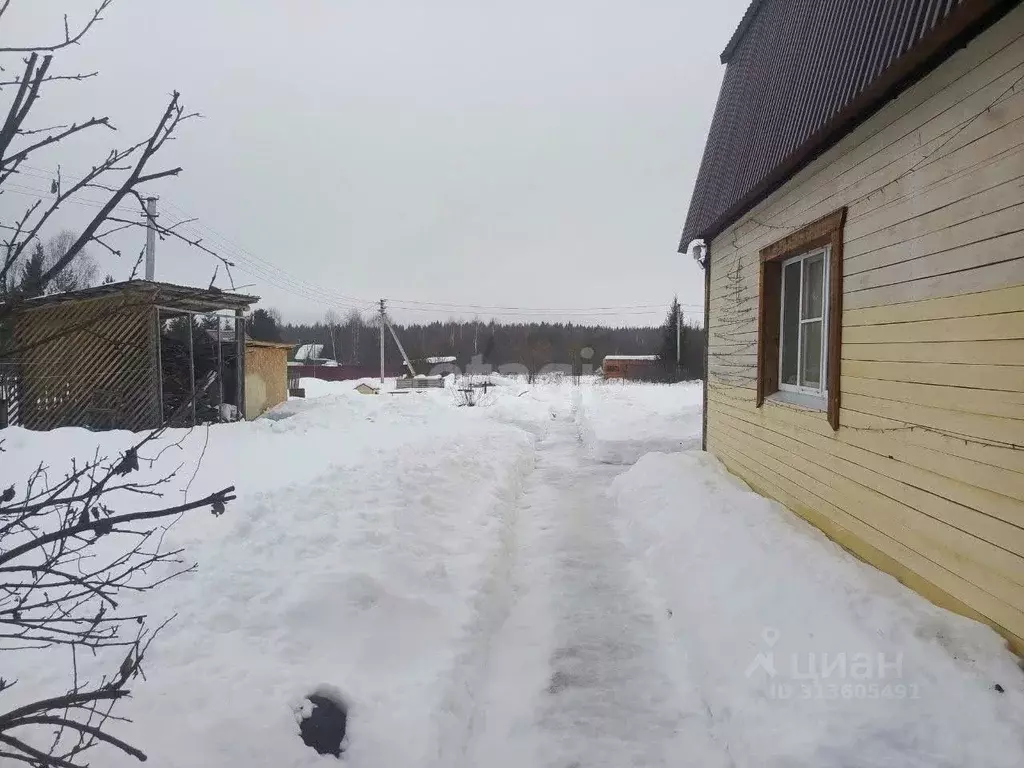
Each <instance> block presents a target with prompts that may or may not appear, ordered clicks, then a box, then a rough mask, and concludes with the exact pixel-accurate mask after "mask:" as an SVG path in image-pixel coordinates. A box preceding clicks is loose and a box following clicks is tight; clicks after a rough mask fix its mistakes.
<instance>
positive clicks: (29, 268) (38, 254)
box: [18, 240, 46, 298]
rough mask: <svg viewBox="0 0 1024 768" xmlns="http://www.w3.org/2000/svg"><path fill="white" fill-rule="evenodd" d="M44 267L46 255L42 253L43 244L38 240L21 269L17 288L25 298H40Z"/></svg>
mask: <svg viewBox="0 0 1024 768" xmlns="http://www.w3.org/2000/svg"><path fill="white" fill-rule="evenodd" d="M45 265H46V254H45V252H44V251H43V244H42V243H40V242H39V241H38V240H37V241H36V244H35V247H34V248H33V249H32V255H31V256H29V257H28V259H27V260H26V261H25V263H24V264H23V265H22V267H21V281H20V282H19V284H18V288H19V290H20V292H21V294H22V296H24V297H25V298H32V297H33V296H41V295H42V293H43V273H44V271H45Z"/></svg>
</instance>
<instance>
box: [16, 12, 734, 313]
mask: <svg viewBox="0 0 1024 768" xmlns="http://www.w3.org/2000/svg"><path fill="white" fill-rule="evenodd" d="M747 2H748V0H715V2H707V1H706V0H699V1H698V0H628V2H627V1H625V0H287V1H286V0H174V2H169V1H167V0H116V2H115V3H114V5H113V6H112V7H111V8H110V9H109V10H108V11H107V13H106V15H105V20H104V22H103V23H102V24H101V25H100V26H98V27H96V28H95V29H94V30H93V32H92V33H91V34H90V35H89V37H87V38H86V40H85V41H84V43H83V45H82V46H81V47H80V48H78V49H75V50H74V51H72V52H69V53H64V54H60V55H59V56H58V58H57V59H56V62H55V64H56V65H57V67H58V68H59V69H61V70H63V71H72V70H74V69H84V70H92V69H98V70H100V77H99V78H96V79H95V80H92V81H89V82H87V83H76V84H54V85H51V86H50V87H49V89H48V90H47V92H46V94H45V101H44V102H41V103H40V108H39V110H38V115H37V123H42V122H44V121H46V120H58V121H61V122H68V121H69V120H72V119H78V120H81V119H84V118H87V117H89V116H92V115H93V114H97V115H109V116H110V117H111V118H112V119H113V120H114V122H115V123H116V125H117V126H118V127H119V129H120V131H119V134H118V135H113V136H112V135H110V134H107V133H104V132H102V131H96V132H94V133H92V134H91V135H90V136H89V137H87V138H82V139H81V140H78V141H76V142H75V143H74V144H73V145H72V144H68V145H67V146H65V147H63V148H62V150H61V151H60V152H59V153H58V154H54V155H51V156H48V157H47V158H45V163H42V164H41V165H37V167H40V168H43V167H45V168H46V169H49V168H51V167H54V166H55V165H56V163H57V162H60V163H61V164H62V168H63V171H64V173H65V174H73V173H74V172H75V171H76V170H78V171H81V170H84V169H87V168H88V167H89V166H91V165H92V164H93V163H94V162H96V160H97V159H98V158H99V157H101V156H102V155H103V154H104V153H105V151H106V150H107V149H109V148H110V146H112V141H115V142H119V143H121V144H125V143H129V141H130V140H132V141H133V140H136V139H137V138H140V137H142V136H143V135H144V134H145V132H146V131H148V130H150V129H151V127H152V125H154V124H155V121H156V119H157V118H158V117H159V114H160V113H161V111H162V110H163V108H164V106H165V104H166V101H167V98H168V96H169V94H170V92H171V91H172V90H174V89H177V90H179V91H181V92H182V95H183V99H184V101H185V103H186V105H187V106H188V107H189V108H191V109H194V110H197V111H199V112H201V113H202V114H203V116H204V117H203V119H202V120H201V121H195V122H192V123H189V124H187V125H185V126H183V127H182V130H181V133H180V138H179V140H178V141H177V142H176V143H175V144H174V145H173V146H168V148H167V150H166V151H165V154H164V156H163V163H162V164H164V165H168V166H174V165H181V166H183V167H184V169H185V170H184V173H183V174H182V175H181V176H180V177H179V178H178V179H176V180H173V181H171V182H170V183H163V184H161V185H159V186H155V187H154V188H153V189H152V191H153V192H155V193H157V194H159V195H160V196H161V209H162V211H163V213H164V216H165V218H164V223H167V222H168V221H172V220H177V218H180V217H181V216H182V212H187V213H188V214H189V215H191V216H197V217H199V219H200V225H201V227H200V228H201V229H202V230H203V231H204V232H205V233H206V234H207V236H208V237H209V238H211V240H210V242H211V244H212V243H213V242H214V241H217V244H218V245H219V247H220V249H221V250H222V251H223V252H224V254H225V255H226V256H228V257H229V258H232V259H234V260H236V261H237V262H238V269H237V271H236V272H235V282H236V283H237V284H239V285H243V284H253V285H252V287H251V288H248V289H247V290H248V291H251V292H254V293H257V294H258V295H260V296H262V297H263V302H262V303H263V305H265V306H273V307H276V308H278V309H280V310H281V312H282V313H283V315H284V316H285V318H286V319H287V318H293V319H303V320H307V319H314V318H316V317H319V316H321V315H323V313H324V312H325V311H326V310H327V309H329V308H332V307H333V308H334V309H336V310H337V311H339V312H341V313H344V312H346V311H347V310H348V309H349V307H350V306H353V305H359V304H360V302H363V301H365V302H369V301H372V300H375V299H376V298H377V297H380V296H385V297H388V298H389V299H392V300H393V307H394V315H395V316H396V317H397V318H398V319H400V320H407V321H411V320H424V319H441V318H445V317H448V316H450V315H462V316H467V317H469V316H473V314H474V312H477V310H474V309H473V308H472V307H470V306H469V305H481V306H488V307H530V308H533V307H539V308H589V307H623V306H638V305H643V306H645V307H646V306H651V305H653V306H654V307H656V308H654V309H646V310H644V311H640V310H637V311H636V313H635V314H634V313H626V312H615V313H611V312H609V313H605V314H602V313H590V314H589V315H584V314H580V315H575V314H566V313H546V314H545V315H544V317H548V318H552V319H554V318H558V319H571V320H576V321H580V322H583V321H586V320H590V319H594V320H599V319H600V320H608V321H621V322H637V323H647V324H654V323H657V322H660V320H661V318H662V317H663V315H664V309H665V307H667V304H668V303H669V301H670V300H671V297H672V294H673V293H678V294H679V297H680V301H682V302H683V303H684V305H688V307H692V308H693V309H692V311H691V314H696V312H697V307H699V306H700V305H701V304H702V301H703V277H702V273H701V272H700V270H699V268H697V267H696V266H695V265H694V264H693V263H692V261H690V260H689V259H687V258H686V257H685V256H682V255H679V254H677V253H676V244H677V239H678V236H679V233H680V231H681V229H682V225H683V220H684V218H685V214H686V210H687V206H688V203H689V196H690V192H691V190H692V186H693V181H694V177H695V175H696V173H697V169H698V166H699V163H700V158H701V152H702V149H703V144H704V140H705V137H706V135H707V129H708V126H709V124H710V121H711V115H712V112H713V110H714V105H715V99H716V97H717V94H718V88H719V85H720V82H721V77H722V73H723V68H722V66H721V65H720V64H719V62H718V54H719V52H720V51H721V49H722V48H723V47H724V46H725V43H726V41H727V40H728V37H729V35H730V34H731V33H732V31H733V29H734V28H735V26H736V24H737V23H738V21H739V19H740V17H741V16H742V14H743V11H744V9H745V7H746V5H747ZM91 5H92V3H91V2H90V1H89V0H14V3H13V6H12V11H11V15H10V18H9V19H6V20H5V23H4V28H3V29H2V30H0V40H2V41H3V42H7V43H10V42H14V41H21V40H22V39H23V38H25V37H28V36H35V35H42V34H45V33H46V32H47V31H49V32H50V33H51V34H52V33H59V31H60V25H61V23H62V22H61V15H62V13H63V12H64V11H65V10H67V11H70V12H71V14H72V16H71V18H72V21H74V19H75V18H81V17H82V16H83V13H84V12H85V11H86V9H87V7H88V6H91ZM5 104H6V102H5ZM154 168H155V166H154ZM45 178H46V173H40V174H39V176H38V177H31V176H25V177H22V178H21V179H20V180H19V182H18V183H19V184H20V185H21V187H22V188H23V189H30V188H38V189H43V188H45V187H47V186H48V184H47V182H46V180H45ZM97 197H98V195H91V196H85V195H83V202H82V203H81V204H80V205H78V206H73V207H72V208H73V210H72V209H69V210H68V212H67V214H66V215H65V218H64V220H63V221H62V223H63V224H65V225H68V226H74V225H75V224H76V222H77V221H78V220H79V219H80V218H81V217H84V216H86V215H87V214H88V213H89V212H90V211H91V210H92V209H91V208H90V207H89V205H88V202H89V199H96V198H97ZM26 201H28V198H27V197H26V196H25V195H22V196H21V197H20V198H19V197H18V196H17V195H4V196H3V198H2V199H0V218H3V219H4V220H7V219H9V218H10V217H11V216H12V215H13V213H14V212H15V211H16V209H17V206H19V205H23V204H24V203H25V202H26ZM211 230H212V232H211ZM214 233H217V234H214ZM134 238H135V240H129V241H128V242H127V243H126V250H127V249H128V248H129V247H130V248H132V249H133V250H136V249H137V247H141V245H142V233H141V232H139V233H137V234H135V235H134ZM218 238H226V239H227V240H228V241H230V242H224V241H223V240H218ZM157 261H158V263H157V275H156V276H157V278H158V279H162V280H168V281H173V282H181V283H187V284H206V283H208V282H209V280H210V277H211V275H212V273H213V266H214V263H213V261H212V260H211V259H210V257H208V256H205V255H202V254H197V253H190V252H189V251H188V249H187V248H185V247H184V246H182V245H179V244H175V243H171V242H165V243H161V244H160V246H159V248H158V259H157ZM132 262H134V259H133V258H128V257H125V259H124V261H122V262H120V263H110V262H109V261H105V262H104V267H105V268H106V269H107V270H108V271H110V272H112V273H113V274H114V276H115V277H118V278H124V277H127V276H128V272H129V271H130V269H131V265H132ZM254 264H255V266H254ZM218 284H219V285H221V286H223V287H227V282H226V279H224V278H223V277H221V278H218ZM357 300H358V301H357ZM412 301H416V302H436V303H438V304H444V305H452V306H451V308H449V307H448V306H445V307H437V306H431V307H429V308H428V307H427V306H425V305H413V304H411V303H409V302H412ZM403 306H404V307H405V308H404V309H403V308H401V307H403ZM414 307H415V308H416V309H414ZM427 309H429V310H431V311H423V310H427ZM478 314H479V315H480V316H482V317H486V316H489V315H492V314H494V312H491V311H488V310H484V309H481V310H479V311H478ZM502 317H503V318H504V319H508V320H514V319H517V318H516V317H513V316H512V315H511V314H503V315H502ZM518 317H519V318H520V319H526V318H528V317H532V315H522V314H521V315H519V316H518Z"/></svg>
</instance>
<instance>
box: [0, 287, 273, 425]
mask: <svg viewBox="0 0 1024 768" xmlns="http://www.w3.org/2000/svg"><path fill="white" fill-rule="evenodd" d="M257 301H258V298H257V297H255V296H246V295H242V294H235V293H225V292H223V291H220V290H216V289H205V288H191V287H187V286H181V285H171V284H169V283H157V282H152V281H146V280H131V281H127V282H121V283H107V284H104V285H99V286H96V287H93V288H85V289H82V290H78V291H71V292H68V293H59V294H53V295H49V296H40V297H38V298H34V299H28V300H25V301H22V302H20V303H19V304H17V305H16V306H14V307H13V308H12V311H11V313H10V315H9V317H8V318H7V323H9V326H10V333H9V338H8V341H7V342H6V343H5V345H4V348H3V349H0V399H2V400H3V408H2V409H0V410H2V411H3V412H4V413H5V415H6V419H5V425H7V424H10V425H15V426H22V427H25V428H27V429H39V430H47V429H55V428H57V427H89V428H92V429H128V430H142V429H148V428H152V427H157V426H160V425H161V424H163V423H165V422H167V423H170V424H172V425H174V426H183V425H186V424H193V423H196V422H197V421H199V420H202V419H203V418H204V414H203V413H197V406H199V405H202V406H204V407H206V408H207V409H208V410H209V411H211V412H214V413H216V409H217V408H218V407H219V406H220V404H221V403H226V404H230V405H233V406H235V408H236V409H237V410H238V411H241V412H244V410H245V409H244V399H245V393H244V388H243V387H241V386H240V385H239V384H238V382H240V381H242V380H243V379H244V373H243V376H241V377H240V376H238V375H237V373H238V371H239V370H241V371H243V372H244V370H245V350H244V347H243V348H242V349H240V350H238V351H237V352H236V353H235V354H234V355H232V356H231V358H230V359H229V360H224V359H223V358H222V357H218V356H217V355H216V351H215V350H214V348H213V345H211V346H210V352H209V354H202V350H201V349H200V348H199V346H198V345H197V342H196V339H198V340H199V342H198V343H200V344H201V342H202V341H204V340H205V339H206V335H205V334H203V333H201V332H200V331H199V329H197V328H195V326H194V323H193V324H192V327H193V332H192V334H191V335H190V334H189V333H188V331H187V327H188V326H186V330H185V331H184V338H183V339H182V338H177V337H175V336H174V335H173V334H172V333H169V332H168V323H169V321H171V320H173V319H174V318H179V317H189V318H194V317H195V316H196V315H204V314H209V313H213V312H219V311H224V310H229V311H234V312H235V317H236V322H244V321H242V320H241V317H242V313H243V312H244V311H245V310H246V309H248V307H249V306H250V305H251V304H254V303H255V302H257ZM197 390H198V395H197V396H196V397H193V396H192V394H191V393H192V392H194V391H197ZM214 391H216V393H217V394H216V397H217V398H218V399H219V402H212V401H211V398H212V397H214V395H213V393H214ZM239 404H241V407H239Z"/></svg>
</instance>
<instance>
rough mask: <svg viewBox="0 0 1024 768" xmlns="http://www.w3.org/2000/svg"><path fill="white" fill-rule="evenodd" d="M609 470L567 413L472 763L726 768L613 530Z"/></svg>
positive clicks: (497, 654) (545, 442) (541, 460)
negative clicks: (588, 447) (718, 767)
mask: <svg viewBox="0 0 1024 768" xmlns="http://www.w3.org/2000/svg"><path fill="white" fill-rule="evenodd" d="M624 469H625V467H622V466H614V465H608V464H601V463H598V462H597V461H595V460H594V459H592V458H591V457H590V456H589V454H588V453H587V452H586V451H585V449H584V447H583V446H582V445H581V443H580V441H579V438H578V435H577V426H576V424H575V421H574V420H572V418H571V417H567V416H564V415H563V416H562V417H561V418H559V419H558V420H557V421H555V422H553V423H552V425H551V429H550V430H549V431H548V433H547V434H546V435H545V436H544V437H543V439H542V440H541V441H540V442H539V444H538V458H537V466H536V468H535V470H534V472H533V474H532V476H531V479H530V481H529V483H528V485H527V488H526V491H525V494H524V496H523V500H522V504H521V509H520V516H519V520H518V540H519V541H518V543H519V550H518V553H517V559H516V563H515V566H514V567H513V569H512V573H511V579H512V584H511V589H512V590H513V591H514V594H515V601H514V603H513V604H512V606H511V609H510V611H509V613H508V617H507V620H506V621H505V622H504V624H503V625H502V626H501V627H500V629H498V631H497V632H496V634H495V635H494V636H493V638H492V639H491V643H490V648H489V650H488V675H487V679H486V680H485V682H484V685H483V693H482V696H481V700H480V701H479V707H480V711H479V712H478V714H477V715H476V717H475V723H474V727H473V728H472V731H471V734H470V736H471V741H470V743H469V744H468V747H467V749H466V751H465V753H464V760H465V762H464V764H465V765H467V766H468V765H488V766H495V768H501V767H502V766H510V767H511V766H524V765H530V766H552V768H555V767H557V768H600V767H601V766H624V765H630V766H668V765H673V766H678V765H687V764H690V765H700V766H715V765H727V764H728V761H727V760H725V759H724V754H723V752H722V751H721V750H720V749H718V748H716V747H715V746H714V744H713V743H712V739H711V736H710V732H711V728H710V725H711V724H710V722H709V717H708V711H707V708H706V706H705V705H704V704H703V703H702V702H701V701H700V699H699V697H698V696H697V695H696V693H695V690H696V688H695V687H694V686H693V685H692V684H691V682H690V680H689V679H688V677H687V675H686V673H685V669H684V667H683V664H682V663H681V660H680V659H678V658H677V657H676V655H675V653H676V652H675V650H674V648H673V646H672V644H671V641H670V633H669V632H668V630H667V627H666V624H665V623H666V620H667V619H668V615H667V613H666V612H665V610H664V609H659V608H657V607H656V604H655V603H653V602H652V599H651V595H650V594H649V591H648V588H647V584H646V582H645V581H644V579H643V578H642V577H641V576H640V574H639V573H638V571H637V570H636V569H635V566H634V564H633V563H632V562H631V560H630V557H629V555H628V553H627V550H626V548H625V546H624V544H623V543H622V542H621V541H620V540H619V538H618V537H617V535H616V533H615V530H616V529H615V526H614V522H613V519H612V516H613V515H614V514H615V511H616V509H615V507H614V504H613V502H612V501H611V500H610V499H609V497H608V496H607V494H606V491H607V489H608V487H609V485H610V484H611V482H612V480H613V479H614V478H615V477H616V476H617V475H618V474H620V473H621V472H622V471H623V470H624Z"/></svg>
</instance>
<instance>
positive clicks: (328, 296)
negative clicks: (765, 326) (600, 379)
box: [4, 165, 703, 318]
mask: <svg viewBox="0 0 1024 768" xmlns="http://www.w3.org/2000/svg"><path fill="white" fill-rule="evenodd" d="M22 167H23V168H27V169H29V170H35V171H39V172H40V173H43V174H45V173H46V171H45V169H41V168H37V167H34V166H28V165H23V166H22ZM19 173H22V171H21V170H20V169H19ZM26 175H29V176H35V177H36V178H40V179H48V178H49V176H45V175H38V174H31V173H28V174H26ZM68 178H69V179H73V178H74V177H73V176H69V177H68ZM4 189H5V190H10V191H12V192H15V193H16V194H23V195H42V196H45V195H46V194H47V192H46V191H43V190H34V189H31V188H29V187H20V186H15V187H14V188H12V187H11V185H7V186H5V188H4ZM67 202H70V203H73V204H76V205H83V206H89V207H94V208H101V207H103V205H105V203H103V202H101V201H97V200H89V199H84V200H83V199H80V198H77V199H76V198H69V199H68V200H67ZM163 203H164V206H165V207H166V208H170V209H171V210H172V211H176V212H177V213H178V215H180V216H181V217H182V219H181V221H179V222H178V223H177V224H175V225H172V226H174V227H175V228H178V229H180V231H182V232H184V233H185V234H186V235H189V236H191V237H192V238H193V239H194V240H202V241H212V242H213V244H214V246H215V247H217V248H218V250H221V251H226V252H227V253H226V254H225V257H226V258H229V260H230V261H231V262H232V263H233V264H234V265H235V267H236V268H237V269H240V270H241V271H242V272H245V273H247V274H249V275H251V276H252V277H255V278H257V279H258V280H261V281H263V282H265V283H267V284H268V285H270V286H272V287H274V288H277V289H278V290H281V291H284V292H286V293H290V294H292V295H295V296H297V297H299V298H304V299H306V300H308V301H313V302H315V303H317V304H320V305H322V306H325V307H339V306H340V307H342V308H346V309H355V310H359V311H367V310H369V309H370V308H371V307H373V306H375V305H376V304H377V301H376V300H370V299H362V298H359V297H356V296H351V295H347V294H343V293H339V292H337V291H334V290H332V289H329V288H324V287H322V286H318V285H315V284H313V283H310V282H308V281H306V280H304V279H302V278H299V277H296V276H295V275H292V274H291V273H289V272H287V271H286V270H284V269H282V268H281V267H279V266H277V265H276V264H274V263H272V262H270V261H267V260H266V259H263V258H260V257H259V256H257V255H255V254H253V253H252V252H251V251H249V250H247V249H246V248H244V247H243V246H241V245H239V244H238V243H237V242H234V241H233V240H231V239H230V238H228V237H227V236H226V235H224V234H222V233H221V232H218V231H217V230H215V229H214V228H213V227H211V226H210V225H208V224H206V223H204V222H202V221H201V220H200V219H199V218H198V217H194V216H191V215H190V214H189V213H188V212H187V211H185V210H184V209H182V208H181V207H180V206H178V205H176V204H175V203H173V202H171V201H169V200H166V199H164V200H163ZM114 210H118V211H121V212H128V213H135V212H136V211H135V210H134V209H131V208H125V207H123V206H118V207H117V208H115V209H114ZM185 222H187V223H185ZM211 236H212V237H211ZM390 301H391V303H392V305H393V306H395V307H396V308H397V309H401V310H404V311H408V312H427V313H432V314H441V313H444V312H481V313H485V314H487V315H490V316H495V317H519V318H532V317H540V316H550V315H558V316H569V317H576V316H589V317H595V316H596V317H615V316H624V317H625V316H634V317H637V316H644V315H653V314H659V315H660V314H661V313H662V312H664V305H661V304H631V305H622V306H601V307H521V306H506V305H487V304H460V303H458V302H437V301H422V300H416V299H392V300H390ZM680 306H681V307H682V308H683V309H684V310H688V311H703V307H702V306H701V305H698V304H681V305H680Z"/></svg>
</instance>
